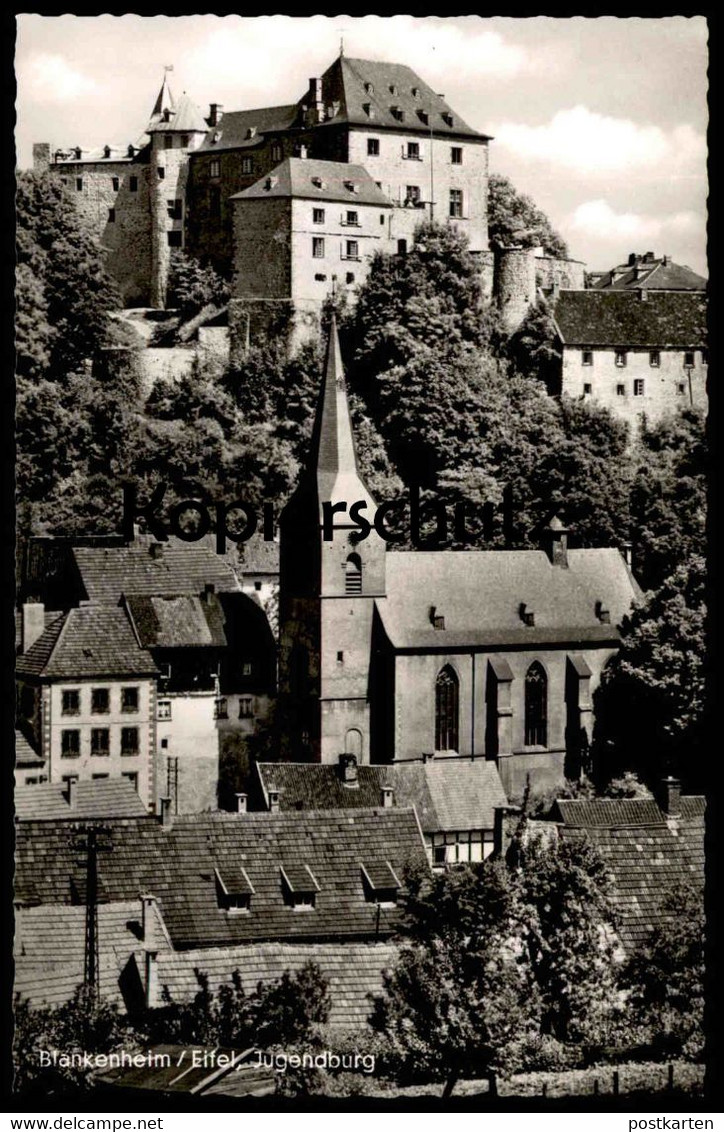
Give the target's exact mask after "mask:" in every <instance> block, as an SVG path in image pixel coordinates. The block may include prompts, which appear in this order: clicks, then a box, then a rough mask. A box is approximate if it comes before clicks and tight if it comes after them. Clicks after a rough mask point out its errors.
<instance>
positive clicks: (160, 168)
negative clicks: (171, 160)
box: [156, 165, 166, 181]
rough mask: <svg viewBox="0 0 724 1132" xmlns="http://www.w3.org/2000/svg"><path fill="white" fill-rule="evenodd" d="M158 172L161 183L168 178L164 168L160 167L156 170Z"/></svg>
mask: <svg viewBox="0 0 724 1132" xmlns="http://www.w3.org/2000/svg"><path fill="white" fill-rule="evenodd" d="M156 172H157V173H158V179H159V181H162V180H163V179H164V177H165V176H166V169H165V168H164V166H163V165H159V166H158V168H157V169H156Z"/></svg>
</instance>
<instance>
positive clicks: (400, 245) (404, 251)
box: [397, 240, 407, 255]
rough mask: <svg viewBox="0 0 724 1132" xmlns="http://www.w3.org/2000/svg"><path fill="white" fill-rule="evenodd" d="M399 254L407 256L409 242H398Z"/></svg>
mask: <svg viewBox="0 0 724 1132" xmlns="http://www.w3.org/2000/svg"><path fill="white" fill-rule="evenodd" d="M397 254H398V255H407V240H398V241H397Z"/></svg>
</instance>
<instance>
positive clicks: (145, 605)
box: [126, 594, 243, 648]
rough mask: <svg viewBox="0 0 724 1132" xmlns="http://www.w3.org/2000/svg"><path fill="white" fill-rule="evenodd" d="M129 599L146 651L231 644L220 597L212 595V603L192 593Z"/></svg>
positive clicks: (134, 622)
mask: <svg viewBox="0 0 724 1132" xmlns="http://www.w3.org/2000/svg"><path fill="white" fill-rule="evenodd" d="M240 596H243V595H240ZM126 600H127V605H128V609H129V612H130V615H131V618H132V620H133V624H134V625H135V627H136V632H137V633H138V637H139V640H140V641H141V644H142V645H143V646H144V647H145V648H180V647H184V646H195V647H198V646H203V645H209V646H216V647H223V646H225V645H226V644H227V640H226V637H225V635H224V620H223V614H222V612H221V607H220V605H219V602H218V599H216V595H210V597H209V599H208V600H202V599H201V598H199V597H193V596H192V595H191V594H181V595H180V596H176V597H154V596H150V597H149V596H146V595H143V596H141V597H129V598H127V599H126Z"/></svg>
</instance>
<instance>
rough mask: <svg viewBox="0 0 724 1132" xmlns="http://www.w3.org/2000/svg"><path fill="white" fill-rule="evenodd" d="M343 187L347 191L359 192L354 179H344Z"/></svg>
mask: <svg viewBox="0 0 724 1132" xmlns="http://www.w3.org/2000/svg"><path fill="white" fill-rule="evenodd" d="M344 187H345V189H346V190H347V192H349V193H358V192H359V185H358V184H357V182H356V181H345V182H344Z"/></svg>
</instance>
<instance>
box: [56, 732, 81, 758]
mask: <svg viewBox="0 0 724 1132" xmlns="http://www.w3.org/2000/svg"><path fill="white" fill-rule="evenodd" d="M60 754H61V757H62V758H64V759H77V758H78V755H79V754H80V731H61V733H60Z"/></svg>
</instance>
